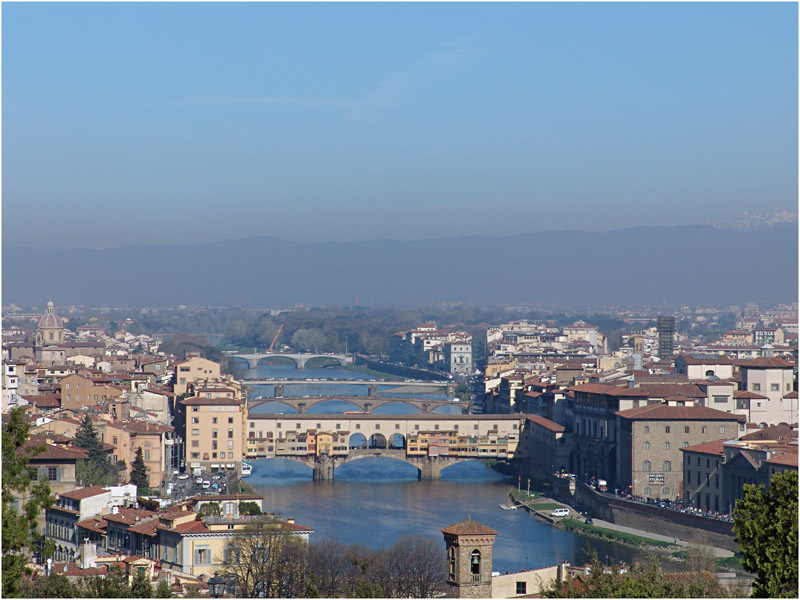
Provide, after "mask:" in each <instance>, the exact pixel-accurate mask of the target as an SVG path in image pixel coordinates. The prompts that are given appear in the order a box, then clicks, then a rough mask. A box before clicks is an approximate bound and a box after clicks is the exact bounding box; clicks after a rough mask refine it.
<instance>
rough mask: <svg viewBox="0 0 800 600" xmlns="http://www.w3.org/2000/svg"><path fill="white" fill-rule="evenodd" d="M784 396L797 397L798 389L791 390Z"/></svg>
mask: <svg viewBox="0 0 800 600" xmlns="http://www.w3.org/2000/svg"><path fill="white" fill-rule="evenodd" d="M783 397H784V398H797V391H796V390H795V391H791V392H789V393H788V394H785V395H784V396H783Z"/></svg>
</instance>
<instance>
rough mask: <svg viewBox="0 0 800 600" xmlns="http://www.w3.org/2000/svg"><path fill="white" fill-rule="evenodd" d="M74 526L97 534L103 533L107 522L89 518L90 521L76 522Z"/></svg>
mask: <svg viewBox="0 0 800 600" xmlns="http://www.w3.org/2000/svg"><path fill="white" fill-rule="evenodd" d="M76 525H77V526H78V527H82V528H83V529H88V530H89V531H95V532H97V533H105V532H106V526H107V525H108V521H106V520H105V519H101V518H98V517H91V518H90V519H84V520H83V521H78V522H77V523H76Z"/></svg>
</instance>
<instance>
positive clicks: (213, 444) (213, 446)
mask: <svg viewBox="0 0 800 600" xmlns="http://www.w3.org/2000/svg"><path fill="white" fill-rule="evenodd" d="M211 449H212V450H216V449H217V440H214V441H212V442H211Z"/></svg>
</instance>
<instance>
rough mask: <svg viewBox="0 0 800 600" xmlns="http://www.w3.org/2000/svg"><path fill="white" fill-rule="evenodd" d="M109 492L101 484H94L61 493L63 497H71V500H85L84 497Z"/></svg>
mask: <svg viewBox="0 0 800 600" xmlns="http://www.w3.org/2000/svg"><path fill="white" fill-rule="evenodd" d="M106 492H108V490H107V489H106V488H104V487H103V486H101V485H92V486H89V487H85V488H79V489H77V490H73V491H71V492H64V493H63V494H59V496H61V497H62V498H69V499H70V500H83V499H84V498H91V497H92V496H99V495H100V494H105V493H106Z"/></svg>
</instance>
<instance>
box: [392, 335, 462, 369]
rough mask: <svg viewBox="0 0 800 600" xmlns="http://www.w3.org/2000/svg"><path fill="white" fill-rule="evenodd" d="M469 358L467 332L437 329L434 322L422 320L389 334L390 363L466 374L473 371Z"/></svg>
mask: <svg viewBox="0 0 800 600" xmlns="http://www.w3.org/2000/svg"><path fill="white" fill-rule="evenodd" d="M473 358H474V353H473V348H472V335H471V334H469V333H467V332H466V331H452V330H450V329H440V328H439V327H438V326H437V325H436V323H425V324H423V325H419V326H417V327H416V328H414V329H411V330H409V331H400V332H398V333H395V334H394V335H392V336H391V337H390V338H389V360H390V361H391V362H394V363H400V364H403V365H409V366H418V367H426V368H438V369H441V370H444V371H446V372H448V373H451V374H453V375H469V374H471V373H472V372H473V371H474V367H473V364H474V360H473Z"/></svg>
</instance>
